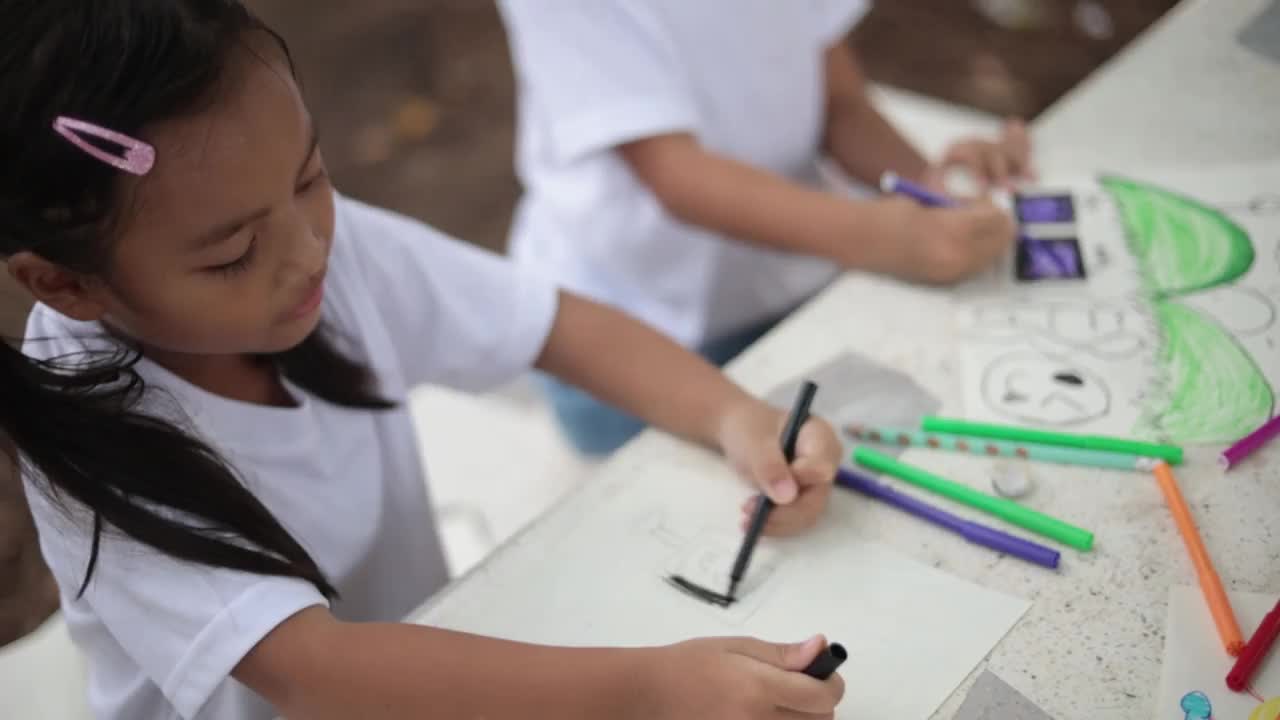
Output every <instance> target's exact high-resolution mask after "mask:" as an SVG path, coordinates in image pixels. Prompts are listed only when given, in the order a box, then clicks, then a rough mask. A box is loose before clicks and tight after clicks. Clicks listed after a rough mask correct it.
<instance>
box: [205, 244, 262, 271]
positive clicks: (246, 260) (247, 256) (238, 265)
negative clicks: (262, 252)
mask: <svg viewBox="0 0 1280 720" xmlns="http://www.w3.org/2000/svg"><path fill="white" fill-rule="evenodd" d="M257 249H258V237H257V236H256V235H255V236H254V237H253V239H252V240H250V241H249V247H248V248H247V249H246V250H245V251H244V254H243V255H241V256H240V257H238V258H236V259H235V260H232V261H231V262H229V263H225V264H223V265H214V266H211V267H208V268H205V270H207V271H208V272H211V273H214V274H216V275H221V276H223V277H231V276H233V275H236V274H238V273H241V272H244V271H245V270H246V269H248V267H249V264H250V263H252V262H253V256H254V254H255V252H256V251H257Z"/></svg>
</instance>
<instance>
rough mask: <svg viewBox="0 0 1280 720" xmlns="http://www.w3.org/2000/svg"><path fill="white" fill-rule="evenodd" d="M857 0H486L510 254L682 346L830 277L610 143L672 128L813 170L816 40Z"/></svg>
mask: <svg viewBox="0 0 1280 720" xmlns="http://www.w3.org/2000/svg"><path fill="white" fill-rule="evenodd" d="M866 6H867V3H866V1H865V0H615V1H611V2H601V1H600V0H500V2H499V7H500V9H501V10H502V15H503V19H504V21H505V23H506V25H507V28H508V31H509V35H510V37H511V45H512V52H513V56H514V58H515V65H516V68H517V81H518V90H519V120H518V124H519V128H518V148H517V151H518V152H517V169H518V171H519V174H520V177H521V180H522V181H523V183H524V185H525V190H526V192H525V196H524V198H523V199H522V201H521V204H520V207H519V209H518V212H517V216H516V221H515V225H514V227H513V230H512V238H511V240H512V254H513V256H514V257H516V258H517V260H519V261H520V262H522V263H524V264H527V265H530V266H533V267H536V268H539V269H540V270H542V271H543V272H546V273H548V274H549V275H550V276H551V277H553V278H555V279H556V280H557V281H559V282H561V283H563V284H564V285H566V286H567V287H568V288H570V289H572V290H575V291H577V292H579V293H581V294H584V295H587V296H589V297H592V298H595V299H597V300H600V301H602V302H606V303H608V304H611V305H614V306H615V307H619V308H621V309H623V310H626V311H628V312H630V313H631V314H633V315H635V316H638V317H640V318H641V319H643V320H645V321H647V322H648V323H650V324H651V325H654V326H656V327H657V328H659V329H661V330H663V331H665V332H666V333H667V334H669V335H670V336H672V337H674V338H675V339H677V340H678V341H680V342H682V343H684V344H685V345H686V346H695V345H698V344H700V343H702V342H705V341H708V340H715V339H719V338H720V337H724V336H725V335H728V334H730V333H732V332H734V331H736V330H740V329H743V328H746V327H749V326H752V325H755V324H757V323H760V322H762V321H765V320H768V319H772V318H773V317H776V316H778V315H781V314H782V313H785V312H788V311H790V310H792V309H794V307H795V306H796V305H798V304H799V303H801V302H803V301H805V300H807V299H808V298H809V297H811V296H812V295H813V294H814V293H816V292H817V291H818V290H819V289H821V288H822V287H823V286H824V285H826V284H827V283H829V282H830V281H831V280H832V279H833V278H834V277H835V275H836V273H837V272H838V270H837V268H836V267H835V265H834V264H832V263H829V262H825V261H821V260H817V259H813V258H808V257H801V256H798V255H794V254H789V253H783V252H777V251H773V250H769V249H764V248H762V247H759V246H752V245H748V244H746V243H745V242H740V241H737V240H734V239H731V238H727V237H724V236H721V235H718V234H716V233H714V232H710V231H707V230H703V229H700V228H695V227H692V226H690V225H687V224H685V223H682V222H681V221H679V220H677V219H675V218H674V217H673V216H671V215H670V214H669V213H667V212H666V210H665V209H664V208H663V206H662V204H661V203H660V202H659V201H658V199H657V198H656V197H655V196H654V194H653V193H652V192H651V191H649V189H648V188H647V186H645V185H644V184H643V183H642V182H641V181H640V180H639V179H638V178H637V177H636V176H635V175H634V174H633V173H632V172H631V171H630V168H629V166H628V165H627V164H626V163H625V161H624V160H623V159H622V158H621V157H620V155H619V154H618V153H617V152H615V149H616V148H617V147H618V146H620V145H623V144H625V143H627V142H631V141H634V140H638V139H642V138H646V137H653V136H656V135H662V134H666V133H672V132H688V133H691V134H692V135H694V136H695V137H696V138H697V139H698V140H699V141H700V143H701V144H702V146H703V147H705V148H707V149H709V150H711V151H714V152H716V153H721V154H723V155H726V156H728V157H730V158H733V159H736V160H739V161H742V162H745V163H748V164H750V165H753V166H756V167H759V168H763V169H766V170H770V171H773V172H775V173H779V174H781V175H783V176H785V177H788V178H791V179H793V180H796V181H799V182H802V183H805V184H810V185H817V184H818V183H819V175H818V162H819V159H820V155H821V144H822V137H823V129H824V124H825V114H826V113H825V106H826V92H825V54H826V50H828V49H829V48H830V47H831V46H833V45H835V44H836V43H837V42H839V41H840V40H841V39H842V38H843V37H844V36H845V35H846V34H847V33H848V31H849V30H850V29H851V28H852V27H853V26H854V25H855V24H856V23H857V22H858V20H860V19H861V17H862V15H863V14H864V13H865V11H866V9H867V7H866ZM854 240H855V239H854V238H850V241H851V242H853V241H854Z"/></svg>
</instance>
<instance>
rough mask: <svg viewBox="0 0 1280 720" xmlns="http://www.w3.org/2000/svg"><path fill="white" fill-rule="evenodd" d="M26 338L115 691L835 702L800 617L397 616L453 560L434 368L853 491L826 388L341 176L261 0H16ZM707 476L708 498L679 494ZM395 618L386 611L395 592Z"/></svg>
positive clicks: (480, 703)
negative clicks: (762, 389)
mask: <svg viewBox="0 0 1280 720" xmlns="http://www.w3.org/2000/svg"><path fill="white" fill-rule="evenodd" d="M0 28H3V29H2V30H0V41H2V42H0V101H2V102H0V104H2V105H3V107H4V108H5V112H4V113H3V114H2V115H0V157H3V158H4V162H3V163H0V254H2V255H3V256H4V257H5V258H7V264H8V269H9V272H10V273H11V274H12V275H13V277H14V278H16V279H17V280H18V281H19V282H20V283H21V284H22V285H23V286H24V287H26V288H27V289H28V290H30V291H31V292H32V293H33V294H34V296H35V297H36V298H37V299H38V300H39V301H40V304H39V305H38V306H37V308H36V309H35V311H34V313H33V315H32V317H31V319H30V322H29V325H28V332H27V337H26V342H25V345H24V352H19V351H17V350H15V349H13V348H10V347H8V346H6V345H3V344H2V343H0V431H3V433H4V434H7V435H8V436H9V437H11V438H12V439H13V441H14V443H15V444H16V446H17V448H18V452H19V456H20V458H21V461H22V462H23V472H24V477H25V481H26V483H27V491H28V493H27V494H28V497H29V500H30V502H31V506H32V510H33V513H34V516H35V518H36V521H37V524H38V528H39V534H40V538H41V544H42V550H43V552H44V555H45V557H46V559H47V560H48V563H49V566H50V568H51V570H52V572H53V573H54V575H55V577H56V578H57V580H58V583H59V586H60V588H61V599H62V605H63V610H64V613H65V617H66V621H67V623H68V625H69V627H70V630H71V633H72V635H73V637H74V639H75V641H76V642H77V643H78V644H79V645H80V647H81V648H83V650H84V652H86V653H87V654H88V656H89V659H90V663H91V668H92V672H91V689H90V693H91V698H90V699H91V703H92V706H93V707H94V708H95V710H96V712H97V714H98V716H99V717H102V718H120V719H125V718H128V719H129V720H136V719H137V718H168V717H182V718H195V717H199V718H219V719H222V718H231V719H241V718H254V719H256V718H269V717H273V716H274V715H275V714H277V713H279V714H283V715H287V716H296V717H306V718H392V717H397V718H398V717H433V718H488V719H490V720H501V719H510V720H516V719H521V720H526V719H530V718H535V719H536V718H546V719H548V720H551V719H554V720H563V719H564V718H586V717H593V718H688V717H696V718H713V719H714V718H724V719H725V720H729V719H730V718H734V719H736V718H744V717H751V718H798V717H831V713H832V708H833V707H834V705H835V703H836V702H837V701H838V700H839V697H840V695H841V691H842V687H841V685H840V682H839V680H838V679H835V680H832V681H830V682H826V683H823V682H818V681H815V680H813V679H811V678H809V677H807V676H805V675H804V674H802V673H800V672H798V671H799V670H800V669H802V668H803V667H804V666H805V665H806V663H807V662H808V661H809V660H810V659H811V658H812V657H813V656H814V655H815V654H816V652H817V651H818V650H819V646H820V644H821V639H820V638H813V639H811V640H809V641H807V642H805V643H801V644H798V645H774V644H769V643H765V642H762V641H757V640H749V639H703V640H694V641H690V642H686V643H683V644H679V645H675V646H670V647H657V648H645V649H607V648H598V649H582V648H579V649H568V648H552V647H537V646H530V645H523V644H518V643H513V642H508V641H503V640H497V639H491V638H483V637H475V636H469V635H464V634H459V633H454V632H449V631H446V630H440V629H433V628H426V627H414V626H408V625H400V624H395V622H396V621H397V620H398V619H400V618H402V617H404V616H405V614H406V613H408V612H410V611H411V610H413V609H414V608H415V607H416V606H418V605H419V604H420V603H422V602H423V600H424V599H425V598H426V597H427V596H428V595H429V594H430V593H432V592H433V591H435V590H437V589H438V588H440V586H441V585H443V584H444V583H445V581H446V577H445V566H444V562H443V559H442V557H441V553H440V546H439V541H438V539H437V537H436V533H435V531H434V528H433V527H432V526H431V515H430V511H429V507H428V505H427V498H426V493H425V489H424V486H423V481H422V476H421V473H422V468H421V467H420V466H419V461H418V454H417V450H416V448H415V445H414V433H413V431H412V429H411V426H410V420H409V415H408V413H407V410H406V409H405V407H404V401H405V398H406V394H407V392H408V390H409V388H410V387H411V386H413V385H416V384H419V383H426V382H435V383H444V384H448V385H451V386H454V387H460V388H467V389H482V388H486V387H490V386H493V385H494V384H496V383H499V382H502V381H504V380H506V379H508V378H510V377H512V376H514V375H516V374H517V373H520V372H522V371H524V370H526V369H527V368H529V367H531V366H536V367H538V368H540V369H541V370H543V371H546V372H549V373H552V374H554V375H556V376H558V377H562V378H564V379H565V380H566V381H568V382H574V383H579V384H581V385H582V386H583V387H585V388H587V389H588V390H589V391H591V392H595V393H599V394H600V395H601V396H602V397H605V398H608V399H609V401H611V402H614V403H617V404H619V405H621V406H623V407H626V408H628V409H629V410H630V411H632V412H634V413H636V414H637V415H639V416H641V417H645V418H646V419H648V420H650V421H652V422H653V423H655V424H656V425H658V426H661V427H663V428H666V429H668V430H670V431H672V432H676V433H680V434H683V435H685V436H688V437H689V438H692V439H694V440H696V441H700V442H703V443H706V444H708V445H711V446H714V447H717V448H719V449H720V450H722V451H723V452H724V453H725V455H726V456H727V458H728V460H729V461H730V462H731V463H732V464H733V465H734V466H735V467H738V468H740V469H741V470H742V472H743V473H744V474H745V475H746V476H748V477H749V478H750V480H751V481H752V482H754V483H755V484H757V485H759V486H761V487H763V488H764V489H765V490H766V491H767V492H768V493H769V494H770V496H772V497H773V498H774V499H775V500H777V501H778V502H779V503H781V504H782V507H780V508H779V511H778V512H777V513H776V514H775V515H774V516H773V517H774V522H773V523H772V525H771V526H770V528H769V529H770V531H771V532H775V533H785V532H793V531H798V530H800V529H803V528H805V527H806V526H808V525H809V524H811V523H812V522H814V521H815V519H816V518H817V516H818V514H819V513H820V511H821V510H822V508H823V506H824V505H825V502H826V498H827V496H828V493H829V491H830V487H831V485H830V483H831V479H832V476H833V475H834V470H835V463H836V461H837V459H838V452H839V451H838V443H837V441H836V439H835V437H834V434H833V433H832V431H831V429H830V428H829V427H828V426H826V425H825V424H823V423H821V422H820V421H812V422H810V423H809V424H808V425H806V427H805V428H804V431H803V433H802V435H801V438H800V445H799V457H798V459H797V460H796V461H795V462H794V464H792V465H791V466H790V467H788V466H787V465H786V463H785V462H784V461H783V458H782V456H781V452H780V450H779V448H778V441H777V435H778V431H779V429H780V428H781V425H782V420H783V418H782V415H781V413H780V412H779V411H777V410H774V409H772V408H769V407H767V406H766V405H764V404H763V403H761V402H759V401H757V400H755V399H753V398H751V397H749V396H748V395H746V394H745V393H744V392H743V391H742V390H740V389H739V388H737V387H736V386H734V385H732V384H730V383H729V382H728V381H726V380H725V378H724V377H723V376H721V375H720V373H719V372H718V371H716V370H715V369H714V368H713V367H712V366H710V365H708V364H705V363H703V362H702V361H700V360H698V359H697V358H696V357H695V356H693V355H691V354H688V353H686V352H685V351H683V350H681V349H680V348H679V347H678V346H676V345H674V344H671V343H669V342H667V341H665V340H664V339H663V338H662V337H661V336H660V335H658V334H656V333H653V332H651V331H649V330H647V329H646V328H644V327H643V326H641V325H639V324H637V323H635V322H631V321H627V320H625V319H624V318H623V316H621V315H619V314H617V313H615V312H613V311H610V310H606V309H604V308H602V307H600V306H597V305H594V304H591V303H589V302H587V301H584V300H581V299H579V298H577V297H575V296H573V295H570V294H567V293H562V294H558V293H557V292H556V290H555V289H554V288H553V287H552V286H551V285H549V284H546V283H544V282H543V281H541V280H540V279H538V278H536V277H534V276H532V275H530V274H528V273H523V272H520V271H517V270H516V269H514V268H513V267H511V266H509V265H508V264H507V263H505V262H503V261H502V260H500V259H498V258H496V257H493V256H491V255H489V254H486V253H484V252H482V251H480V250H476V249H473V248H470V247H468V246H464V245H461V244H459V243H457V242H455V241H453V240H450V239H448V238H444V237H442V236H440V235H439V234H438V233H435V232H433V231H432V230H430V229H429V228H426V227H424V226H422V225H419V224H417V223H415V222H412V221H409V220H406V219H404V218H400V217H396V216H394V215H391V214H389V213H386V212H382V211H379V210H376V209H373V208H370V207H366V206H364V205H361V204H359V203H357V202H354V201H352V200H348V199H344V198H341V197H339V196H336V195H335V192H334V190H333V188H332V187H331V186H330V184H329V181H328V178H327V176H326V174H325V167H324V162H323V159H322V157H321V154H320V151H319V149H318V147H317V143H316V132H315V128H314V127H313V125H312V121H311V118H310V116H309V115H308V114H307V112H306V109H305V107H304V105H303V103H302V100H301V99H300V97H299V93H298V88H297V86H296V84H295V82H294V80H293V77H292V73H291V67H290V64H289V61H288V56H287V53H286V51H285V49H284V45H283V42H282V41H281V40H280V39H279V38H278V37H277V36H275V35H274V34H272V33H271V32H270V31H269V30H267V29H266V28H265V27H263V26H262V25H260V24H259V23H258V22H257V21H255V20H254V18H253V17H251V16H250V14H249V13H248V12H247V11H246V10H245V8H244V7H243V6H242V5H241V4H240V3H239V2H236V1H235V0H95V1H94V2H84V0H3V2H0ZM672 500H673V502H678V498H673V499H672ZM379 623H381V624H379Z"/></svg>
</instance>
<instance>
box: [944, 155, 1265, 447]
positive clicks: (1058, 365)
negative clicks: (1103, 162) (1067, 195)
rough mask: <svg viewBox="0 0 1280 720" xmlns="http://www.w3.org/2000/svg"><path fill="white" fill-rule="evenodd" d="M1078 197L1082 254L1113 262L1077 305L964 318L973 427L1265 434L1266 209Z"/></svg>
mask: <svg viewBox="0 0 1280 720" xmlns="http://www.w3.org/2000/svg"><path fill="white" fill-rule="evenodd" d="M1077 197H1081V198H1089V199H1090V200H1092V202H1080V203H1078V207H1077V214H1078V215H1080V216H1081V217H1080V219H1079V222H1080V223H1081V227H1080V228H1079V233H1080V235H1081V238H1082V241H1085V242H1086V245H1088V246H1089V247H1090V248H1092V249H1093V250H1094V252H1095V253H1097V252H1101V251H1102V250H1104V249H1105V250H1106V254H1107V255H1108V256H1111V255H1113V254H1115V255H1117V256H1118V257H1120V256H1122V257H1120V259H1119V260H1117V262H1116V263H1114V264H1112V265H1109V266H1108V270H1107V272H1108V273H1111V276H1109V277H1107V278H1106V279H1105V280H1103V281H1101V282H1100V283H1089V284H1082V285H1080V286H1079V291H1078V292H1077V293H1076V294H1075V295H1063V294H1062V292H1063V291H1062V289H1061V288H1058V289H1056V292H1057V293H1058V295H1057V296H1054V295H1049V296H1046V294H1045V293H1041V294H1039V295H1033V294H1031V293H1030V292H1027V293H1024V294H1022V295H1021V296H1019V297H1015V298H1012V299H1009V298H1004V299H1000V300H996V301H988V302H983V303H977V304H975V305H974V306H972V307H971V308H969V310H968V315H967V317H968V327H967V328H966V337H967V339H968V340H969V341H970V342H969V344H968V345H967V347H966V348H965V358H966V365H968V366H969V367H967V368H966V374H967V376H968V383H967V387H966V390H965V392H966V395H967V400H968V401H969V404H970V413H976V414H978V415H984V416H988V417H992V418H995V419H1002V420H1006V421H1010V420H1011V421H1017V422H1024V423H1032V424H1040V425H1046V426H1051V427H1064V428H1076V429H1085V428H1088V429H1102V428H1105V429H1106V430H1108V431H1114V432H1122V433H1125V434H1131V435H1135V436H1140V437H1148V438H1156V439H1162V440H1169V441H1174V442H1185V443H1214V442H1223V441H1228V440H1233V439H1235V438H1238V437H1240V436H1242V435H1244V434H1247V433H1248V432H1249V431H1251V430H1252V429H1254V428H1256V427H1258V426H1259V425H1261V424H1262V423H1263V422H1265V421H1266V420H1268V419H1269V418H1270V417H1271V416H1272V415H1273V413H1274V412H1275V409H1276V408H1275V405H1276V397H1275V392H1276V390H1275V389H1276V387H1277V381H1278V380H1280V376H1278V373H1280V355H1277V354H1276V350H1277V347H1276V345H1277V335H1280V327H1278V325H1280V323H1277V316H1278V315H1280V313H1278V312H1277V308H1276V300H1275V299H1274V298H1273V297H1272V295H1273V294H1274V291H1275V290H1277V288H1280V242H1278V240H1280V225H1277V223H1276V218H1275V215H1276V213H1273V212H1270V211H1269V208H1271V205H1272V204H1273V203H1272V202H1271V201H1270V200H1267V198H1269V197H1270V196H1267V195H1263V196H1259V197H1256V198H1255V199H1254V200H1252V201H1249V202H1247V203H1243V204H1240V203H1236V204H1234V205H1233V204H1230V203H1220V204H1219V205H1218V206H1216V207H1215V206H1212V205H1210V204H1207V203H1205V202H1201V201H1200V200H1197V199H1195V198H1193V197H1191V195H1190V194H1184V193H1181V192H1174V191H1172V190H1169V189H1166V188H1164V187H1161V186H1158V185H1156V184H1152V183H1148V182H1142V181H1137V180H1132V179H1128V178H1121V177H1117V176H1110V175H1108V176H1102V177H1100V178H1098V179H1097V180H1096V181H1095V182H1093V183H1092V184H1091V186H1090V187H1089V188H1088V189H1084V190H1081V191H1080V192H1078V193H1077ZM1228 207H1230V208H1232V209H1233V211H1234V213H1229V212H1228V211H1227V209H1226V208H1228ZM1233 214H1235V215H1236V216H1237V217H1233ZM1237 219H1239V221H1237ZM1242 223H1243V224H1242ZM1244 224H1250V225H1251V227H1252V228H1254V232H1253V233H1252V234H1251V232H1250V230H1248V229H1246V227H1245V225H1244ZM1258 228H1261V230H1258ZM1255 236H1257V237H1255ZM1266 242H1274V243H1277V247H1276V248H1275V250H1274V251H1273V252H1274V253H1275V256H1276V258H1277V262H1276V263H1275V264H1274V266H1272V264H1271V263H1267V262H1259V259H1260V258H1265V257H1267V256H1266V255H1260V253H1261V252H1263V251H1267V250H1270V248H1267V247H1266V245H1265V244H1259V243H1266ZM1268 254H1270V253H1268ZM1268 371H1269V372H1270V376H1269V373H1268Z"/></svg>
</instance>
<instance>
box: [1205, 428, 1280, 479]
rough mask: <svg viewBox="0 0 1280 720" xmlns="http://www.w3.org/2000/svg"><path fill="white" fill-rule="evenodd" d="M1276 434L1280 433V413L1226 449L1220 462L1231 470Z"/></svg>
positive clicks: (1219, 459)
mask: <svg viewBox="0 0 1280 720" xmlns="http://www.w3.org/2000/svg"><path fill="white" fill-rule="evenodd" d="M1276 435H1280V415H1277V416H1276V417H1273V418H1271V419H1270V420H1268V421H1266V422H1264V423H1262V427H1260V428H1258V429H1257V430H1254V431H1253V432H1251V433H1249V434H1248V435H1245V436H1244V437H1243V438H1240V440H1239V441H1237V442H1236V444H1235V445H1232V446H1231V447H1229V448H1227V449H1226V450H1224V451H1223V453H1222V455H1221V456H1219V457H1218V464H1219V465H1221V466H1222V469H1223V470H1230V469H1231V468H1233V467H1235V466H1236V465H1239V464H1240V461H1241V460H1244V459H1245V458H1246V457H1249V456H1250V455H1252V454H1253V453H1255V452H1257V451H1258V449H1259V448H1261V447H1262V446H1263V445H1266V444H1267V443H1268V442H1270V441H1271V440H1272V439H1274V438H1275V436H1276Z"/></svg>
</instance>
